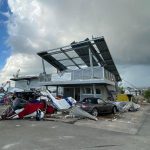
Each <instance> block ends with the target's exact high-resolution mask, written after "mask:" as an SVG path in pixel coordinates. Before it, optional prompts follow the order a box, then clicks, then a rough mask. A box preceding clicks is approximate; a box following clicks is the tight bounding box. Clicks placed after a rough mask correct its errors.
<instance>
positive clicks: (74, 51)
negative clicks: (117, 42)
mask: <svg viewBox="0 0 150 150" xmlns="http://www.w3.org/2000/svg"><path fill="white" fill-rule="evenodd" d="M90 53H91V54H92V55H91V57H90ZM37 54H38V55H39V56H40V57H42V59H44V60H45V61H47V62H48V63H50V64H51V65H52V66H54V67H55V68H56V69H58V70H59V71H65V70H67V69H80V68H83V67H90V66H91V61H92V65H93V66H103V67H104V68H105V69H107V70H108V71H110V72H111V73H113V74H114V75H115V78H116V80H117V81H121V78H120V75H119V73H118V70H117V68H116V66H115V63H114V61H113V59H112V56H111V54H110V52H109V49H108V46H107V44H106V42H105V39H104V37H98V38H92V40H89V39H88V38H87V39H85V40H84V41H81V42H73V43H71V44H70V45H68V46H64V47H60V48H56V49H51V50H47V51H42V52H38V53H37ZM90 59H91V60H90Z"/></svg>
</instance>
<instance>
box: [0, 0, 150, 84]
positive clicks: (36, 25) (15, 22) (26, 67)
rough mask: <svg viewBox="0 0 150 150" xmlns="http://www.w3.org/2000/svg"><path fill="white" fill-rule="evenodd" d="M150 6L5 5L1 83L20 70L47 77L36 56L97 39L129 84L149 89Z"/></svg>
mask: <svg viewBox="0 0 150 150" xmlns="http://www.w3.org/2000/svg"><path fill="white" fill-rule="evenodd" d="M149 6H150V1H149V0H8V1H7V0H0V83H2V82H4V81H7V80H8V79H9V78H11V77H12V75H13V74H15V73H16V71H17V70H18V69H20V70H21V71H20V74H21V75H25V74H39V73H40V72H42V64H41V59H40V58H39V56H37V54H36V53H37V52H39V51H42V50H47V49H52V48H57V47H61V46H64V45H68V44H70V43H71V42H72V41H80V40H84V39H86V38H87V37H88V38H91V37H92V35H93V36H96V37H97V36H104V37H105V40H106V42H107V44H108V47H109V49H110V52H111V54H112V57H113V58H114V61H115V63H116V66H117V68H118V71H119V73H120V75H121V77H122V78H123V79H124V80H126V81H128V82H129V83H131V84H133V85H135V86H136V87H139V86H150V9H149ZM47 69H48V70H47V72H48V73H50V71H51V68H50V66H49V67H48V68H47ZM127 86H130V85H127Z"/></svg>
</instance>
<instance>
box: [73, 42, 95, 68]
mask: <svg viewBox="0 0 150 150" xmlns="http://www.w3.org/2000/svg"><path fill="white" fill-rule="evenodd" d="M71 47H72V48H73V49H74V51H75V52H76V53H77V54H78V55H79V57H80V58H81V59H82V60H83V61H84V62H85V64H86V65H87V66H88V67H89V66H90V58H89V44H88V42H84V43H79V44H78V43H72V45H71ZM92 62H93V66H98V63H97V62H96V61H95V59H94V58H93V57H92Z"/></svg>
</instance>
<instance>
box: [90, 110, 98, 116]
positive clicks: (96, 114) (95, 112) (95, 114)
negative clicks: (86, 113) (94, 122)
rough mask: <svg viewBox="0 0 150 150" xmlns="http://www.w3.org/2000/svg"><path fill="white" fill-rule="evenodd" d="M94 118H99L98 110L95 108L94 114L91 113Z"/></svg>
mask: <svg viewBox="0 0 150 150" xmlns="http://www.w3.org/2000/svg"><path fill="white" fill-rule="evenodd" d="M91 114H92V115H93V116H95V117H97V116H98V110H97V109H96V108H94V109H93V110H92V113H91Z"/></svg>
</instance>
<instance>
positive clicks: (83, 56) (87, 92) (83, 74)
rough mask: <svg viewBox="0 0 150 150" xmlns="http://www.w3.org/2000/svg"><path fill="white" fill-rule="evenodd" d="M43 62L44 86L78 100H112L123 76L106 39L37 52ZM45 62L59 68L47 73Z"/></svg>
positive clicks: (94, 39)
mask: <svg viewBox="0 0 150 150" xmlns="http://www.w3.org/2000/svg"><path fill="white" fill-rule="evenodd" d="M37 54H38V55H39V56H40V57H41V58H42V59H43V69H44V71H43V72H44V73H43V74H41V75H40V76H39V83H40V85H41V86H54V87H57V90H56V91H57V94H59V92H58V89H60V88H61V89H63V90H62V91H63V95H64V96H71V97H73V98H75V99H76V100H82V99H83V98H85V97H101V98H103V99H107V98H108V97H110V98H113V96H114V95H115V94H116V91H117V83H118V82H119V81H121V77H120V75H119V73H118V70H117V68H116V66H115V63H114V61H113V59H112V56H111V54H110V52H109V49H108V46H107V44H106V41H105V39H104V37H97V38H92V39H91V40H90V39H88V38H87V39H85V40H84V41H80V42H72V43H71V44H70V45H68V46H64V47H60V48H56V49H51V50H47V51H42V52H38V53H37ZM44 61H46V62H48V63H49V64H51V65H52V66H53V67H55V68H56V69H57V73H51V74H46V71H45V66H44Z"/></svg>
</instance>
